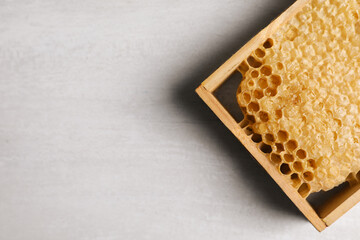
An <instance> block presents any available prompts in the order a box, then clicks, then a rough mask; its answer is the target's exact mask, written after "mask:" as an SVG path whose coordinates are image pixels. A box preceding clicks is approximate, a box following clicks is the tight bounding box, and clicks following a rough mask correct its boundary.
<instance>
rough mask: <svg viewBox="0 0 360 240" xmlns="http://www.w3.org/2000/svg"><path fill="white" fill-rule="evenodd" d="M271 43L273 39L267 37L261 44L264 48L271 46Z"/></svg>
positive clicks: (272, 43)
mask: <svg viewBox="0 0 360 240" xmlns="http://www.w3.org/2000/svg"><path fill="white" fill-rule="evenodd" d="M273 45H274V41H273V40H272V39H271V38H268V39H267V40H266V41H265V42H264V44H263V46H264V48H271V47H272V46H273Z"/></svg>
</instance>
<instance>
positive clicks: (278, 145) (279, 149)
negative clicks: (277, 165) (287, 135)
mask: <svg viewBox="0 0 360 240" xmlns="http://www.w3.org/2000/svg"><path fill="white" fill-rule="evenodd" d="M275 147H276V152H277V153H281V152H283V151H285V148H284V145H283V144H282V143H275Z"/></svg>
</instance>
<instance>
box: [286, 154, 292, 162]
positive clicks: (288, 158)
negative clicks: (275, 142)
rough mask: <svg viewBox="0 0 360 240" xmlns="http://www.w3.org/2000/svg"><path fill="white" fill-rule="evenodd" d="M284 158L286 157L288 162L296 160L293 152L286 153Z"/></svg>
mask: <svg viewBox="0 0 360 240" xmlns="http://www.w3.org/2000/svg"><path fill="white" fill-rule="evenodd" d="M284 159H285V161H286V162H293V161H294V156H293V155H291V154H288V153H286V154H284Z"/></svg>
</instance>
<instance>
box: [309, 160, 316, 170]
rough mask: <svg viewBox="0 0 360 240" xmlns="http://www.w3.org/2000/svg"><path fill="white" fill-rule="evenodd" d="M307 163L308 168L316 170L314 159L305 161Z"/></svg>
mask: <svg viewBox="0 0 360 240" xmlns="http://www.w3.org/2000/svg"><path fill="white" fill-rule="evenodd" d="M307 162H308V163H309V166H310V167H311V168H312V169H316V168H317V165H316V161H315V160H314V159H309V160H307Z"/></svg>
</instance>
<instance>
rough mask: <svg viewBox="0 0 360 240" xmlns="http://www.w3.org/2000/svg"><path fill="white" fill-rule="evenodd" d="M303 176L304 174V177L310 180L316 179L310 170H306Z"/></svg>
mask: <svg viewBox="0 0 360 240" xmlns="http://www.w3.org/2000/svg"><path fill="white" fill-rule="evenodd" d="M303 176H304V179H305V180H306V181H309V182H310V181H312V180H313V179H314V174H313V173H312V172H310V171H307V172H304V173H303Z"/></svg>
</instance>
